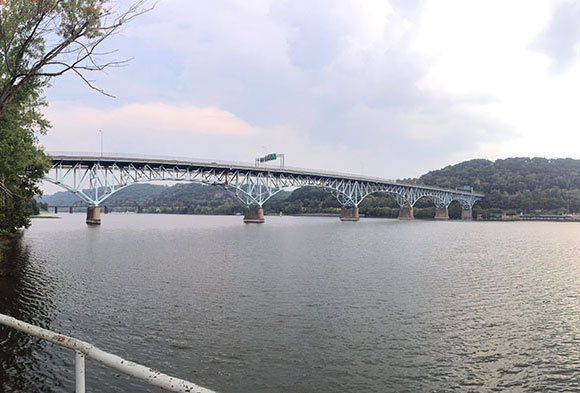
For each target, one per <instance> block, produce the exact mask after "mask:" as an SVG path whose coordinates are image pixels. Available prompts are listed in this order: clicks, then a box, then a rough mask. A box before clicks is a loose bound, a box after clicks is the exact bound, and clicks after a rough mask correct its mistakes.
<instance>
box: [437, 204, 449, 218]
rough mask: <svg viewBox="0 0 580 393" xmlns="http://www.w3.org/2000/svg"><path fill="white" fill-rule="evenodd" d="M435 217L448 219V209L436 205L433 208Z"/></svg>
mask: <svg viewBox="0 0 580 393" xmlns="http://www.w3.org/2000/svg"><path fill="white" fill-rule="evenodd" d="M435 219H436V220H449V209H447V208H446V207H436V208H435Z"/></svg>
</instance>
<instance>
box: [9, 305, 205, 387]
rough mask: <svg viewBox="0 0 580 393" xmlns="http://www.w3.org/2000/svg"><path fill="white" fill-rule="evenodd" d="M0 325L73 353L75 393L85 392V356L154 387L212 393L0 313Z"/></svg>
mask: <svg viewBox="0 0 580 393" xmlns="http://www.w3.org/2000/svg"><path fill="white" fill-rule="evenodd" d="M0 324H1V325H5V326H8V327H11V328H14V329H16V330H19V331H21V332H24V333H27V334H30V335H31V336H35V337H39V338H41V339H43V340H46V341H49V342H51V343H53V344H57V345H59V346H61V347H65V348H68V349H72V350H74V351H75V392H76V393H85V357H89V358H91V359H94V360H96V361H98V362H101V363H102V364H104V365H105V366H108V367H111V368H113V369H115V370H117V371H120V372H122V373H124V374H127V375H130V376H132V377H135V378H137V379H140V380H142V381H145V382H146V383H147V384H149V385H153V386H157V387H160V388H162V389H165V390H168V391H171V392H195V393H215V392H214V391H212V390H209V389H206V388H203V387H201V386H198V385H196V384H194V383H192V382H188V381H185V380H183V379H179V378H175V377H171V376H169V375H167V374H163V373H161V372H159V371H156V370H154V369H152V368H149V367H146V366H143V365H140V364H137V363H135V362H132V361H129V360H125V359H123V358H121V357H119V356H117V355H113V354H112V353H108V352H105V351H103V350H101V349H99V348H97V347H95V346H94V345H92V344H89V343H87V342H85V341H81V340H78V339H76V338H72V337H68V336H65V335H62V334H58V333H55V332H53V331H51V330H47V329H43V328H41V327H38V326H35V325H31V324H29V323H26V322H23V321H20V320H18V319H16V318H12V317H10V316H8V315H4V314H0Z"/></svg>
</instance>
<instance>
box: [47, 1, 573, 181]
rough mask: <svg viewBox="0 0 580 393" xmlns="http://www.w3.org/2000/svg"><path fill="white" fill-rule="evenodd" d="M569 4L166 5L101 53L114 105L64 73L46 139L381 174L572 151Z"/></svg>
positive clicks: (61, 145)
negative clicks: (122, 63) (109, 63)
mask: <svg viewBox="0 0 580 393" xmlns="http://www.w3.org/2000/svg"><path fill="white" fill-rule="evenodd" d="M558 7H560V8H558ZM566 7H568V8H566ZM574 7H575V6H574V4H573V3H570V2H558V3H554V2H552V1H549V0H538V1H534V2H529V1H524V0H516V1H510V2H505V1H500V0H489V1H486V2H477V1H467V0H438V1H426V0H425V1H422V0H419V1H406V0H405V1H403V0H391V1H383V0H372V1H370V0H369V1H365V2H361V1H356V0H344V1H340V2H331V1H329V0H312V1H308V2H305V1H293V0H292V1H290V0H287V1H273V0H260V1H252V2H247V1H242V0H220V1H212V2H198V1H195V2H193V1H185V0H164V1H161V2H159V3H158V4H157V6H156V8H155V10H154V11H153V12H151V13H149V14H147V15H144V16H143V17H142V18H138V19H136V20H135V21H134V23H133V24H131V25H130V26H128V27H127V29H126V30H124V32H123V34H122V35H120V36H117V37H115V39H114V40H113V41H111V42H110V43H109V44H108V45H110V47H106V48H104V49H114V48H118V49H119V50H120V53H122V56H123V57H125V56H126V57H132V58H134V60H133V61H132V62H131V63H130V64H129V66H128V67H126V68H123V69H115V70H111V73H109V74H107V75H102V78H100V80H99V81H98V83H97V84H98V85H99V86H100V87H103V88H105V89H106V90H107V91H110V92H112V93H113V94H115V95H117V96H118V99H116V100H109V99H105V98H103V97H101V96H99V95H98V94H94V93H93V92H92V91H87V89H86V87H85V86H83V85H82V84H79V83H78V81H76V80H73V78H63V79H59V80H57V81H56V85H55V88H54V89H52V90H50V91H49V101H51V102H58V103H57V104H56V105H53V106H52V107H51V108H50V109H49V111H48V112H47V114H48V117H49V119H50V120H52V121H53V124H54V128H53V130H52V131H51V132H50V133H49V135H47V136H46V137H45V138H44V139H43V141H44V142H45V143H46V144H47V147H48V146H50V149H52V150H71V149H73V147H72V146H76V147H74V149H80V150H87V149H88V150H93V151H94V150H95V148H94V146H99V139H98V138H99V135H98V133H97V130H98V129H99V128H101V129H103V131H104V134H105V149H106V150H107V149H108V150H112V151H118V152H129V153H130V152H135V153H146V154H164V155H179V156H193V157H200V158H216V159H233V160H241V161H251V160H252V159H253V158H254V157H255V156H257V155H260V154H263V153H264V150H266V151H270V150H271V151H276V152H286V153H287V154H288V156H287V160H288V161H287V162H289V163H291V162H292V161H293V160H296V161H295V165H296V166H309V167H319V168H321V169H331V170H341V171H360V170H361V169H358V168H362V167H364V168H365V172H367V173H369V174H373V175H377V176H384V177H409V176H418V175H420V174H422V173H423V172H425V171H427V170H430V169H433V168H436V167H441V166H444V165H447V164H453V163H455V162H456V161H457V160H459V159H465V158H473V157H489V158H493V157H497V155H500V154H503V155H515V154H517V155H546V154H548V153H550V154H551V155H553V156H558V155H559V154H569V152H570V150H571V149H565V148H566V147H568V146H572V145H571V144H569V143H563V142H562V141H574V142H577V141H576V139H577V138H575V137H574V136H573V135H575V134H578V133H577V130H575V129H574V127H575V125H577V124H579V122H580V118H579V116H578V115H577V114H576V112H577V111H576V108H574V105H573V104H574V103H576V102H578V101H580V92H577V91H575V90H577V89H575V86H578V83H580V68H579V64H578V59H577V58H576V57H575V54H574V53H576V52H575V51H576V49H574V48H575V45H576V44H574V42H575V41H574V39H575V38H574V37H575V36H574V37H567V36H566V31H567V30H566V29H569V28H571V29H573V28H574V26H568V27H566V29H564V28H563V27H562V30H560V29H557V28H556V26H559V25H558V23H560V21H563V22H562V23H564V22H566V21H569V20H568V19H566V18H565V16H566V15H565V13H566V10H569V12H570V13H573V12H575V11H574V10H575V9H576V8H574ZM572 11H573V12H572ZM552 15H553V18H552V19H551V16H552ZM574 15H575V14H574ZM566 23H567V22H566ZM573 31H574V32H575V31H576V30H573ZM574 34H576V33H574ZM558 37H561V38H562V39H563V40H564V42H560V41H558V40H559V38H558ZM560 44H561V45H560ZM554 59H556V60H554ZM556 63H557V65H558V66H559V67H560V66H561V67H560V68H558V69H559V70H560V71H559V72H558V73H554V72H551V68H550V67H552V66H553V64H556ZM65 101H67V103H65ZM70 102H74V104H70ZM65 130H68V131H66V132H65ZM571 135H572V136H571ZM579 135H580V134H579ZM107 146H108V147H107ZM558 152H560V153H558ZM576 156H577V154H576Z"/></svg>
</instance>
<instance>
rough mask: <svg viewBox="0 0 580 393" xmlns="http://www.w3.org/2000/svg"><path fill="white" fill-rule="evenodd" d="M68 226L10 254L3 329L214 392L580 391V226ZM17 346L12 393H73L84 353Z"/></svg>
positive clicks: (119, 218) (93, 386)
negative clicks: (9, 325)
mask: <svg viewBox="0 0 580 393" xmlns="http://www.w3.org/2000/svg"><path fill="white" fill-rule="evenodd" d="M62 217H63V218H62V219H61V220H35V221H34V223H33V226H32V227H31V229H30V230H28V231H26V233H25V234H24V237H23V239H21V240H20V241H17V242H14V243H13V244H11V245H10V246H8V247H7V248H6V249H5V250H3V253H2V260H1V263H0V269H1V270H0V272H1V273H0V312H2V313H6V314H9V315H12V316H15V317H17V318H20V319H23V320H25V321H27V322H31V323H35V324H37V325H40V326H43V327H48V328H50V329H52V330H55V331H59V332H62V333H65V334H69V335H71V336H73V337H77V338H80V339H83V340H86V341H89V342H91V343H94V344H96V345H97V346H99V347H101V348H102V349H104V350H107V351H110V352H114V353H116V354H119V355H120V356H123V357H127V358H129V359H132V360H136V361H138V362H141V363H144V364H147V365H150V366H152V367H155V368H158V369H160V370H162V371H164V372H167V373H169V374H173V375H176V376H179V377H182V378H185V379H189V380H192V381H194V382H196V383H199V384H201V385H204V386H207V387H209V388H212V389H216V390H218V391H222V392H255V391H260V392H336V391H365V392H423V391H441V392H447V391H457V392H464V391H477V392H482V391H483V392H487V391H508V392H522V391H525V392H527V391H530V392H532V391H533V392H536V391H562V392H569V391H580V350H579V349H578V348H580V346H579V344H580V225H578V224H575V223H477V222H467V223H464V222H427V221H416V222H399V221H397V220H372V219H366V220H365V219H363V220H362V221H360V222H358V223H341V222H340V221H339V220H338V219H335V218H296V217H267V222H266V224H264V225H243V224H242V223H241V218H240V217H199V216H162V215H153V216H151V215H131V214H111V215H107V216H106V217H104V221H103V225H102V226H101V227H86V226H85V224H84V220H83V217H82V216H81V215H76V214H73V215H68V214H66V215H63V216H62ZM0 344H1V348H2V352H0V363H1V365H0V387H1V388H2V389H3V390H2V391H8V392H12V391H16V392H35V391H38V392H40V391H42V392H52V391H54V392H60V391H73V390H74V388H73V370H74V364H73V359H74V357H73V354H72V353H71V352H70V351H68V350H63V349H58V348H57V347H55V346H53V345H50V344H43V343H39V342H38V341H37V340H35V339H30V338H28V337H26V336H23V335H20V334H16V333H14V332H10V331H8V330H7V329H1V328H0ZM87 371H88V378H87V385H88V387H89V388H90V391H91V392H143V391H148V392H158V391H159V390H157V389H154V388H150V387H147V386H144V385H143V384H141V383H138V382H136V381H133V380H130V379H128V378H126V377H124V376H120V375H118V374H117V373H115V372H112V371H110V370H108V369H104V368H103V367H101V366H99V365H97V364H95V363H94V362H90V361H89V362H88V369H87ZM0 390H1V389H0Z"/></svg>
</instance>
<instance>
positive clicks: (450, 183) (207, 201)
mask: <svg viewBox="0 0 580 393" xmlns="http://www.w3.org/2000/svg"><path fill="white" fill-rule="evenodd" d="M407 180H409V179H407ZM409 181H414V179H411V180H409ZM417 181H418V183H420V184H426V185H433V186H439V187H446V188H456V187H462V186H464V185H470V186H472V187H474V189H475V190H476V191H479V192H483V193H484V194H486V198H485V199H484V200H483V201H481V202H479V203H478V204H476V207H475V209H476V210H477V211H478V213H482V214H484V216H487V217H493V216H498V215H502V214H503V213H504V212H505V211H507V212H508V213H511V214H516V213H519V212H520V211H523V212H537V211H539V212H546V213H562V212H571V213H572V212H574V213H578V212H580V160H573V159H552V160H550V159H546V158H507V159H503V160H496V161H489V160H482V159H478V160H470V161H465V162H462V163H459V164H457V165H451V166H447V167H445V168H442V169H439V170H435V171H430V172H428V173H426V174H424V175H423V176H421V177H420V178H419V179H417ZM41 202H45V203H48V204H49V205H50V206H55V205H57V206H71V205H73V204H75V203H76V204H77V205H78V204H79V198H77V197H76V196H75V195H73V194H72V193H70V192H59V193H56V194H54V195H48V196H45V197H43V198H42V199H41ZM105 205H106V206H107V207H108V208H109V209H111V210H113V211H114V210H118V211H125V210H131V211H140V212H144V213H180V214H236V213H241V212H243V209H244V206H243V204H242V203H241V202H240V201H238V199H237V198H236V197H235V196H234V195H233V194H232V193H231V192H229V191H227V190H225V189H224V188H222V187H216V186H209V185H202V184H196V183H179V184H176V185H173V186H167V185H156V184H136V185H132V186H130V187H127V188H125V189H123V190H121V191H119V192H118V193H116V194H115V195H113V196H112V197H111V198H109V199H108V200H107V201H106V203H105ZM264 210H265V211H266V213H278V212H282V213H284V214H316V213H326V214H338V212H339V211H340V204H339V203H338V201H337V200H336V198H335V197H334V196H332V195H331V194H330V193H328V192H326V191H324V190H321V189H317V188H314V187H304V188H300V189H296V190H294V191H293V192H281V193H280V194H278V195H276V196H275V197H273V198H272V199H271V200H269V201H268V202H267V203H266V204H265V205H264ZM434 212H435V209H434V206H433V203H432V202H431V201H429V200H424V199H422V200H420V201H419V202H418V203H417V205H416V206H415V216H416V217H418V218H420V217H424V218H429V217H432V216H433V215H434ZM460 212H461V210H460V208H459V206H458V204H457V203H454V204H452V205H451V207H450V216H451V217H455V216H458V215H460ZM360 213H361V214H363V215H366V216H371V217H396V216H397V214H398V204H397V203H396V201H395V200H394V199H393V198H392V197H391V196H389V195H385V194H374V195H369V196H368V197H366V198H365V199H364V200H363V202H362V203H361V205H360Z"/></svg>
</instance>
